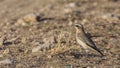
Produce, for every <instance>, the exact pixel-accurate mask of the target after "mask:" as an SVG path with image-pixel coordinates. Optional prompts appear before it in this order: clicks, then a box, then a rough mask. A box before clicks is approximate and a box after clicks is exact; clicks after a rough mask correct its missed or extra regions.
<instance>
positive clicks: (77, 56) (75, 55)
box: [71, 52, 101, 59]
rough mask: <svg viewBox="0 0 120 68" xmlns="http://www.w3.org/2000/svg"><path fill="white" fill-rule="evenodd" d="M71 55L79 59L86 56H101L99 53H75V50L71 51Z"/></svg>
mask: <svg viewBox="0 0 120 68" xmlns="http://www.w3.org/2000/svg"><path fill="white" fill-rule="evenodd" d="M71 55H73V56H74V58H75V59H79V58H82V57H87V58H93V57H101V56H100V55H96V54H83V53H82V54H80V53H75V52H72V53H71Z"/></svg>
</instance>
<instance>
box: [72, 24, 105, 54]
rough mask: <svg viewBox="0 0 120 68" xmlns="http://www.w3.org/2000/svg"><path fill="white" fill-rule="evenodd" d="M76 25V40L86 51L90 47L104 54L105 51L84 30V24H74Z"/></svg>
mask: <svg viewBox="0 0 120 68" xmlns="http://www.w3.org/2000/svg"><path fill="white" fill-rule="evenodd" d="M74 27H75V29H76V41H77V43H78V44H79V45H81V46H82V47H83V48H84V49H85V51H86V52H88V49H92V50H94V51H96V52H98V53H100V54H101V55H102V56H103V53H102V52H101V51H100V50H99V49H98V48H97V47H96V45H95V44H94V42H93V41H92V40H91V39H90V38H89V37H88V36H87V34H86V33H85V31H84V27H83V25H82V24H74Z"/></svg>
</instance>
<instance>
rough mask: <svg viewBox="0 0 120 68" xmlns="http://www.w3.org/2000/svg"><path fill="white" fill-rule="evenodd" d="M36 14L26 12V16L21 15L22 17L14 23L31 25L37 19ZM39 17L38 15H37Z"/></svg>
mask: <svg viewBox="0 0 120 68" xmlns="http://www.w3.org/2000/svg"><path fill="white" fill-rule="evenodd" d="M38 17H39V16H38V15H36V14H33V13H31V14H28V15H26V16H23V17H22V18H20V19H18V20H17V22H16V25H22V26H26V25H32V24H35V23H36V22H37V21H38V20H37V19H38ZM39 18H40V17H39Z"/></svg>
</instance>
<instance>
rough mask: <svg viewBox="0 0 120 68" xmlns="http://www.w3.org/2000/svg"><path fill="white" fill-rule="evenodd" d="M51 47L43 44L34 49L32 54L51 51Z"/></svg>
mask: <svg viewBox="0 0 120 68" xmlns="http://www.w3.org/2000/svg"><path fill="white" fill-rule="evenodd" d="M50 46H51V45H50V44H41V45H39V46H37V47H34V48H33V49H32V53H33V52H38V51H39V50H44V49H49V48H50Z"/></svg>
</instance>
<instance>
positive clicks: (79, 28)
mask: <svg viewBox="0 0 120 68" xmlns="http://www.w3.org/2000/svg"><path fill="white" fill-rule="evenodd" d="M74 27H75V29H77V30H83V25H82V24H74Z"/></svg>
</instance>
